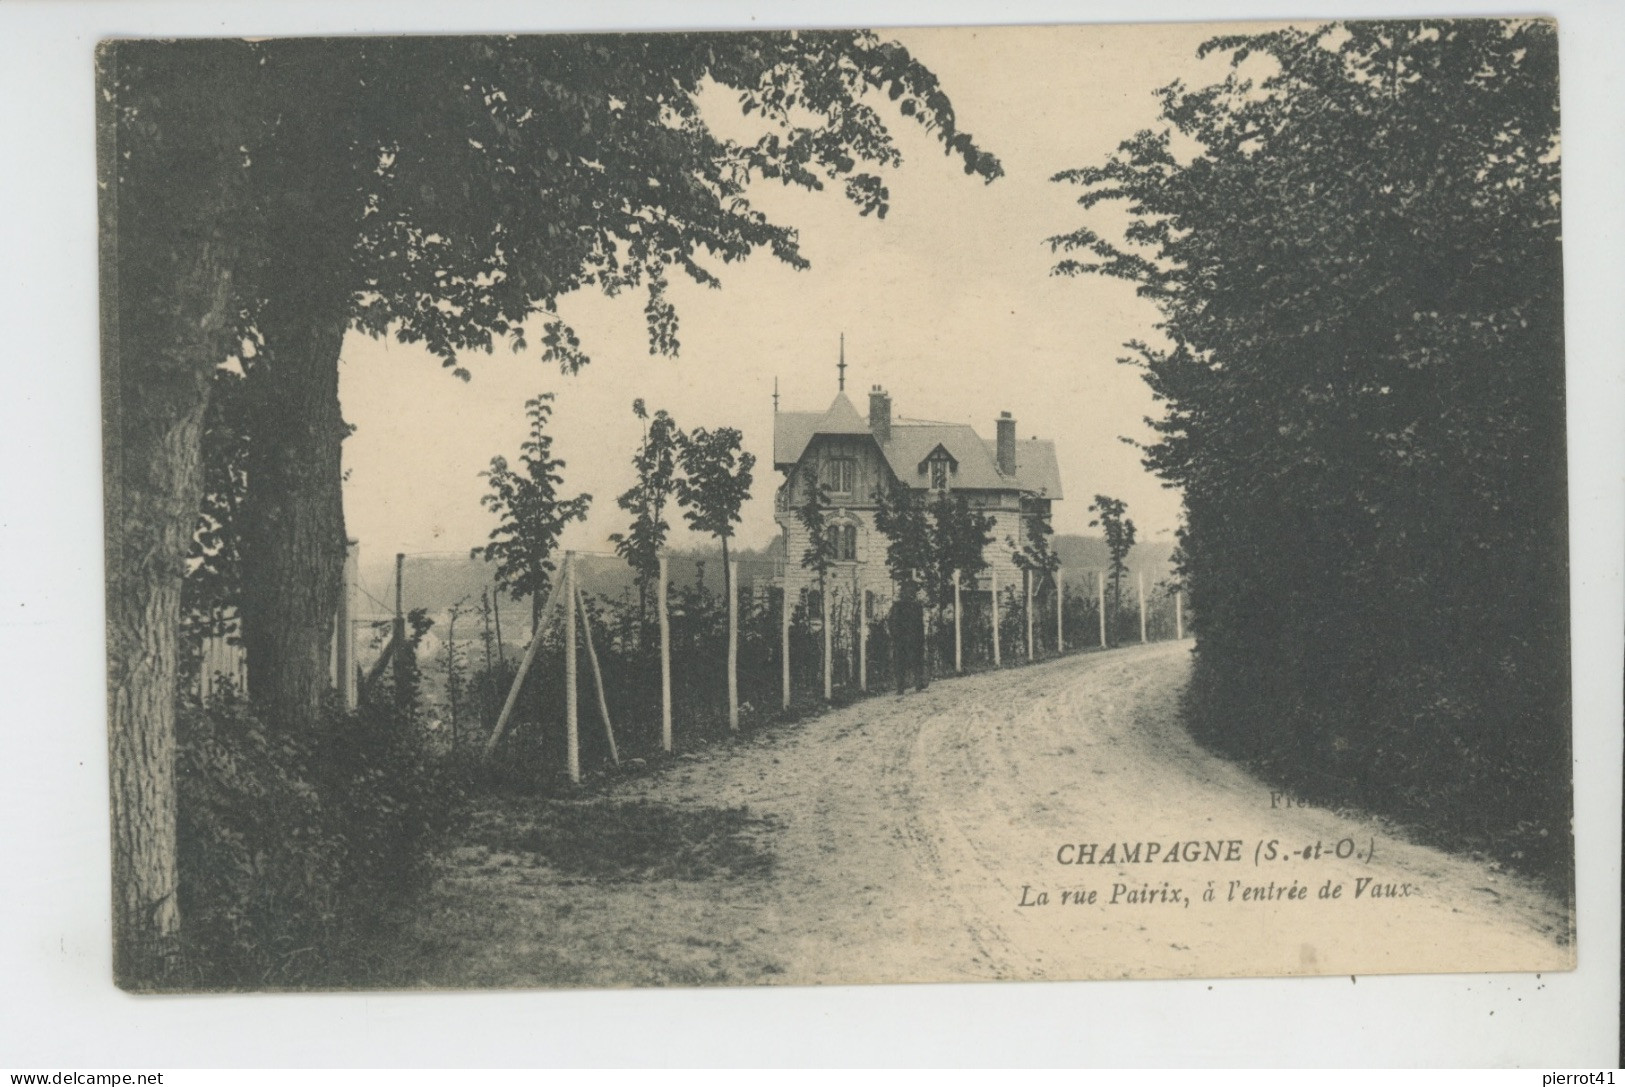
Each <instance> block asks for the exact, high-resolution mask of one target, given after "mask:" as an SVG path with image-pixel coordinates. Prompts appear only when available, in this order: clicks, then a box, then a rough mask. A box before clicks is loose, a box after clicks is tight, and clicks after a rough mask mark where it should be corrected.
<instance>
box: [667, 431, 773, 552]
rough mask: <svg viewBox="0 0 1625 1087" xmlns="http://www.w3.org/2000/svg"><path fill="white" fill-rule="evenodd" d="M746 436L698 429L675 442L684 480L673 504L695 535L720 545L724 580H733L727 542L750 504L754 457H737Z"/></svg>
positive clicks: (678, 485)
mask: <svg viewBox="0 0 1625 1087" xmlns="http://www.w3.org/2000/svg"><path fill="white" fill-rule="evenodd" d="M743 441H744V435H742V434H740V433H739V431H738V430H736V429H735V428H733V427H718V428H717V429H716V430H706V429H705V428H704V427H701V428H700V429H699V430H696V431H694V432H693V433H691V434H683V435H681V436H680V437H679V439H678V445H677V448H678V455H679V458H680V459H681V461H682V465H683V475H682V476H681V477H679V478H678V480H677V502H678V504H679V505H681V506H682V507H683V517H684V518H685V519H687V521H688V523H689V526H690V527H691V528H693V529H694V531H696V532H704V533H708V534H709V535H712V536H715V537H716V538H717V539H718V540H720V541H722V564H723V570H722V576H723V577H724V578H729V577H732V576H733V575H732V573H731V571H730V568H729V566H728V541H729V539H731V538H732V537H733V534H734V525H735V524H737V523H738V522H739V511H740V508H741V507H742V506H743V505H744V504H745V502H746V500H748V499H749V498H750V485H751V470H752V469H753V468H755V467H756V456H755V454H753V453H745V452H741V451H740V445H741V444H742V443H743Z"/></svg>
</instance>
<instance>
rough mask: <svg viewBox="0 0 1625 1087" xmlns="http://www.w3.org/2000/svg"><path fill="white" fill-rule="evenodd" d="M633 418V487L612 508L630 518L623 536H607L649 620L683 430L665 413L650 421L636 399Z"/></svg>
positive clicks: (666, 530)
mask: <svg viewBox="0 0 1625 1087" xmlns="http://www.w3.org/2000/svg"><path fill="white" fill-rule="evenodd" d="M632 414H633V415H636V416H637V417H638V418H639V419H641V420H643V440H642V441H641V442H640V443H639V445H638V451H637V452H636V453H634V454H633V455H632V467H633V469H634V470H635V471H636V472H637V477H638V479H637V482H636V483H634V484H633V485H632V486H631V487H628V488H627V489H626V491H624V492H623V493H622V494H621V496H620V497H619V498H617V499H616V500H615V504H616V505H618V506H620V508H621V509H623V510H625V511H626V512H628V513H630V514H631V515H632V525H631V527H630V528H629V529H628V530H627V531H626V532H616V533H612V534H611V535H610V537H609V538H610V541H611V542H613V543H614V544H615V553H616V554H618V555H620V556H621V557H622V558H624V559H625V560H626V562H627V565H629V566H631V567H632V570H633V571H634V573H635V574H636V581H637V586H638V615H639V616H640V617H641V618H643V619H644V620H645V621H647V618H648V603H649V588H650V586H652V585H654V584H655V582H656V581H658V580H659V578H660V551H661V549H662V548H664V547H665V546H666V536H667V534H668V533H670V531H671V523H670V522H669V521H667V520H666V504H667V503H668V502H670V501H671V500H672V499H673V498H674V497H675V495H676V491H677V481H678V477H677V456H678V448H679V442H680V441H681V439H682V431H681V430H679V429H678V428H677V424H676V422H674V421H673V420H672V417H671V416H670V415H669V414H667V413H666V411H665V410H664V409H661V410H660V411H657V412H655V413H654V415H653V416H652V417H651V416H650V415H649V410H648V408H647V407H645V406H644V403H643V400H642V398H641V397H640V398H639V399H637V400H634V401H632Z"/></svg>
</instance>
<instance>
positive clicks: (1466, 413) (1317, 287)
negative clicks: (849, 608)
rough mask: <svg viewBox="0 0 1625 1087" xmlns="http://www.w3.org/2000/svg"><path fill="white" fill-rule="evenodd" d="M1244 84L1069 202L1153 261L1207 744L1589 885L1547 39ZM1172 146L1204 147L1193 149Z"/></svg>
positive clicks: (1548, 28) (1336, 797)
mask: <svg viewBox="0 0 1625 1087" xmlns="http://www.w3.org/2000/svg"><path fill="white" fill-rule="evenodd" d="M1205 48H1207V49H1208V50H1211V51H1215V52H1218V53H1220V54H1228V55H1229V56H1230V58H1231V60H1232V61H1233V62H1234V64H1235V74H1233V75H1232V76H1231V77H1230V79H1229V80H1228V81H1227V82H1225V83H1221V84H1218V85H1215V86H1213V87H1208V88H1200V89H1189V88H1186V87H1182V86H1175V87H1171V88H1169V89H1168V90H1167V91H1165V92H1164V114H1163V116H1164V120H1165V122H1166V125H1165V127H1164V128H1163V129H1162V130H1161V131H1159V132H1144V133H1141V134H1139V135H1138V136H1136V137H1134V138H1133V139H1131V140H1128V141H1126V142H1125V143H1124V144H1123V145H1122V146H1121V148H1120V149H1119V150H1118V152H1117V153H1116V154H1115V155H1114V156H1113V158H1112V159H1111V160H1110V161H1109V162H1108V163H1107V164H1106V165H1104V166H1101V167H1093V168H1088V169H1083V170H1077V171H1071V172H1069V173H1067V174H1065V175H1063V179H1065V180H1069V181H1074V182H1077V183H1080V184H1082V185H1083V186H1084V187H1085V189H1086V195H1085V196H1084V197H1083V203H1084V205H1085V206H1086V207H1092V206H1094V205H1095V204H1097V203H1099V202H1101V201H1122V202H1123V203H1124V204H1125V205H1126V210H1127V211H1128V212H1129V213H1130V216H1131V218H1132V220H1133V225H1132V226H1131V227H1130V228H1129V230H1128V231H1127V233H1126V234H1125V242H1124V243H1121V244H1120V243H1114V242H1108V241H1105V240H1103V239H1102V238H1101V237H1100V236H1098V235H1096V234H1095V233H1094V232H1092V231H1090V230H1088V229H1084V230H1080V231H1078V232H1075V233H1074V234H1072V235H1068V236H1066V237H1064V238H1059V239H1056V244H1057V246H1058V247H1059V248H1061V249H1063V250H1068V251H1070V252H1071V253H1072V254H1074V255H1075V258H1076V259H1069V260H1067V261H1064V262H1063V263H1062V265H1061V269H1060V270H1062V271H1063V272H1095V273H1104V274H1108V275H1115V276H1119V277H1122V278H1126V279H1129V280H1132V281H1134V282H1136V283H1137V284H1138V285H1139V289H1140V293H1141V294H1142V295H1144V296H1146V297H1148V298H1150V299H1152V300H1153V301H1155V302H1156V303H1157V304H1158V305H1159V306H1160V308H1161V310H1162V313H1163V316H1164V323H1163V324H1162V325H1161V326H1160V327H1161V331H1162V333H1163V334H1164V342H1161V343H1158V344H1155V345H1146V344H1137V345H1133V349H1134V353H1135V358H1134V359H1133V361H1134V362H1135V363H1136V364H1138V365H1141V366H1143V367H1144V368H1145V371H1146V376H1147V379H1148V381H1149V382H1150V384H1151V387H1152V389H1153V390H1154V391H1155V393H1156V394H1157V396H1158V397H1159V398H1160V399H1162V400H1163V401H1165V402H1166V403H1167V405H1168V408H1169V410H1168V413H1167V415H1166V418H1165V419H1164V420H1162V421H1161V422H1160V423H1158V424H1157V426H1158V429H1159V431H1160V440H1159V441H1158V442H1157V443H1156V444H1154V445H1152V446H1150V447H1149V448H1148V450H1147V464H1148V466H1150V467H1151V468H1153V469H1155V470H1156V471H1158V472H1160V473H1161V474H1162V475H1163V476H1164V477H1165V478H1167V479H1168V480H1170V481H1171V482H1174V483H1176V484H1178V485H1179V486H1181V487H1182V488H1183V491H1184V495H1185V505H1186V515H1187V523H1186V525H1185V530H1184V532H1183V535H1182V540H1181V548H1182V565H1183V575H1184V578H1185V580H1186V583H1187V585H1188V587H1189V590H1190V594H1191V603H1192V605H1193V607H1192V613H1193V619H1194V622H1195V629H1196V633H1197V636H1198V666H1197V671H1196V675H1195V682H1194V685H1193V687H1192V690H1191V702H1190V708H1191V723H1192V727H1193V729H1194V730H1195V731H1196V732H1197V733H1198V734H1199V735H1200V736H1201V737H1203V738H1204V739H1205V740H1206V741H1208V742H1209V743H1210V744H1212V745H1213V746H1214V747H1216V748H1219V749H1220V750H1223V751H1226V752H1230V753H1235V754H1239V755H1241V756H1243V757H1245V758H1247V759H1250V760H1252V761H1253V762H1254V763H1255V764H1256V765H1257V766H1259V767H1260V768H1262V769H1263V770H1264V771H1265V772H1266V773H1268V774H1271V775H1272V776H1273V777H1274V778H1275V779H1276V780H1279V781H1281V782H1283V783H1285V784H1287V785H1288V786H1289V787H1291V788H1293V789H1294V790H1296V791H1299V792H1301V793H1303V794H1306V795H1307V796H1308V797H1311V798H1314V799H1319V800H1322V801H1327V802H1334V803H1338V802H1344V803H1354V804H1359V805H1364V806H1368V807H1375V808H1377V809H1379V810H1382V811H1386V812H1389V813H1392V814H1394V815H1397V816H1399V817H1400V818H1401V819H1402V820H1404V821H1406V822H1408V823H1410V824H1411V825H1412V826H1414V827H1417V828H1419V829H1420V830H1422V831H1423V832H1424V833H1429V834H1432V835H1434V836H1435V837H1438V838H1441V839H1443V840H1447V841H1449V842H1450V843H1451V844H1453V845H1456V846H1458V847H1461V846H1467V847H1477V848H1484V849H1487V850H1489V851H1491V852H1493V853H1495V854H1497V855H1498V856H1500V857H1502V858H1503V859H1505V860H1507V861H1510V862H1512V863H1515V864H1518V865H1520V866H1522V867H1524V868H1526V869H1528V870H1532V871H1537V872H1540V873H1543V874H1545V875H1548V876H1551V877H1553V878H1554V879H1558V880H1560V881H1561V880H1563V879H1566V878H1567V875H1568V872H1569V871H1570V867H1569V866H1570V863H1571V861H1570V858H1571V838H1570V826H1569V814H1570V796H1571V789H1570V756H1569V752H1570V721H1569V705H1568V689H1569V687H1568V625H1567V620H1568V612H1567V601H1568V581H1567V532H1566V525H1567V509H1566V501H1565V488H1564V464H1565V457H1564V415H1563V325H1562V268H1561V234H1560V227H1561V224H1560V219H1559V211H1558V178H1559V167H1558V153H1557V152H1558V145H1557V133H1558V129H1557V119H1558V114H1557V42H1556V35H1555V30H1554V28H1553V26H1552V24H1550V23H1543V22H1528V21H1524V22H1518V21H1490V20H1445V21H1434V22H1426V21H1416V22H1405V23H1380V22H1372V23H1351V24H1346V25H1340V26H1334V27H1326V28H1322V29H1320V30H1316V31H1302V30H1285V31H1279V32H1274V33H1269V34H1264V35H1255V36H1246V37H1233V38H1225V39H1216V40H1215V41H1213V42H1210V43H1209V44H1208V46H1207V47H1205ZM1172 133H1177V134H1178V136H1177V138H1176V137H1175V136H1173V135H1172Z"/></svg>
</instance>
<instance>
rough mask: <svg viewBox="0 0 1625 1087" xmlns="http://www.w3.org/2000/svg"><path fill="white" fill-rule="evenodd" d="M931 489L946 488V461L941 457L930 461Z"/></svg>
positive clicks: (940, 489)
mask: <svg viewBox="0 0 1625 1087" xmlns="http://www.w3.org/2000/svg"><path fill="white" fill-rule="evenodd" d="M931 489H932V490H933V491H946V490H947V489H948V462H947V461H946V460H944V459H943V458H941V457H936V458H934V459H933V460H932V461H931Z"/></svg>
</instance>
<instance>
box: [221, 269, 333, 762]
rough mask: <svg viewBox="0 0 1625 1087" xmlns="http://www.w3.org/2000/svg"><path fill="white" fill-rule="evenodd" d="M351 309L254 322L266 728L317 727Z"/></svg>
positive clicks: (325, 298)
mask: <svg viewBox="0 0 1625 1087" xmlns="http://www.w3.org/2000/svg"><path fill="white" fill-rule="evenodd" d="M323 279H324V277H321V276H312V277H311V280H313V281H315V283H316V284H321V283H322V281H323ZM307 282H309V281H307ZM347 306H348V298H347V297H346V296H345V294H344V292H343V291H342V290H334V289H332V288H331V287H327V288H326V289H323V287H322V286H315V287H314V289H312V290H310V291H304V290H300V289H297V288H296V289H293V290H285V291H284V296H283V297H277V298H273V299H271V300H269V301H268V302H267V303H266V304H265V306H264V307H263V309H262V312H261V314H260V316H259V319H258V322H257V323H258V327H259V331H260V335H261V338H262V341H263V346H262V348H261V354H260V355H259V356H257V357H256V358H255V360H254V363H253V365H252V366H251V367H250V370H249V388H250V395H251V397H252V399H253V404H254V432H253V434H252V436H251V438H250V442H249V446H250V449H249V467H248V491H247V495H246V497H245V500H244V502H243V524H244V531H243V535H242V554H243V572H242V585H243V602H242V612H243V645H244V649H245V651H246V655H247V660H248V690H249V694H250V695H251V696H252V697H253V699H254V701H255V703H256V705H257V707H258V708H259V710H260V712H261V714H262V715H263V717H264V718H265V720H267V721H269V722H272V723H274V724H275V725H277V726H278V727H285V728H289V729H293V730H301V729H304V728H308V727H310V726H312V725H314V724H315V722H316V720H317V718H318V716H319V714H320V710H321V704H322V697H323V694H324V693H325V691H326V690H327V687H328V674H327V665H328V645H329V642H330V641H331V639H332V634H333V617H334V614H335V612H336V611H337V609H338V601H339V593H340V592H341V591H342V588H343V579H344V550H345V539H346V537H345V530H344V507H343V470H342V467H341V464H340V447H341V445H342V443H343V441H344V436H345V425H344V420H343V418H342V416H341V414H340V411H339V399H338V356H339V347H340V345H341V343H342V342H343V339H344V333H345V329H346V327H347V324H348V313H347Z"/></svg>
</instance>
